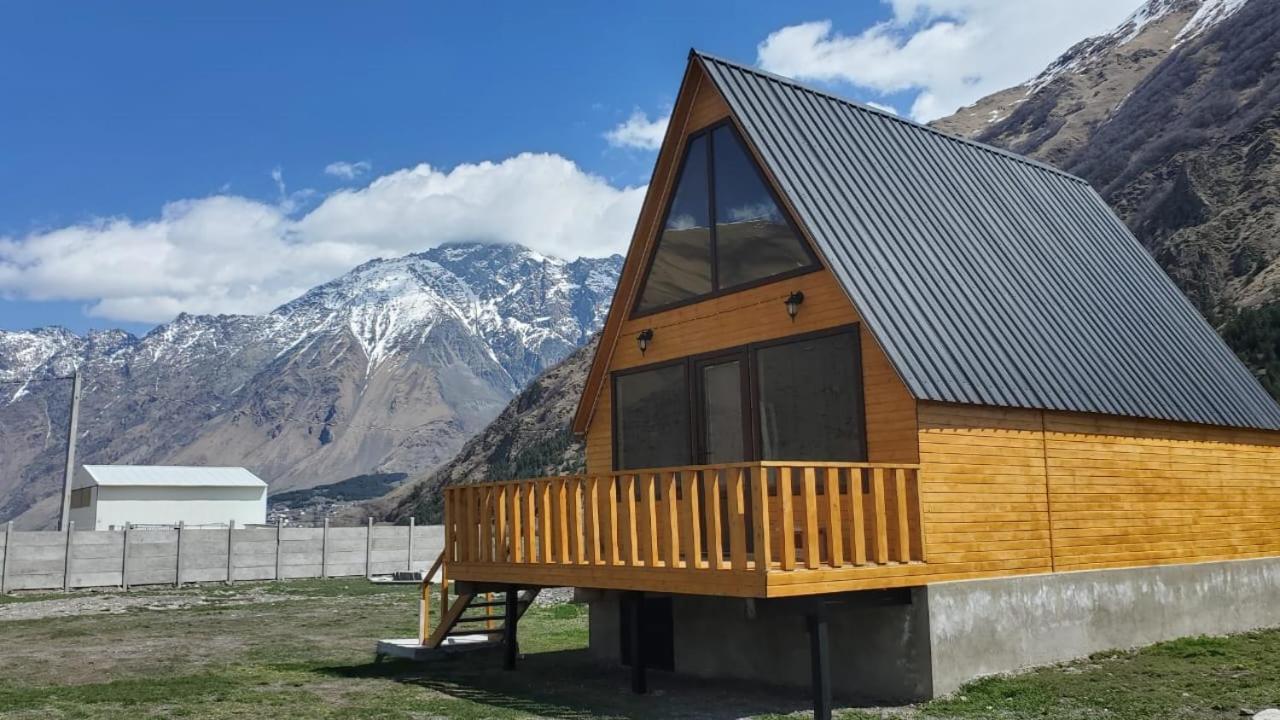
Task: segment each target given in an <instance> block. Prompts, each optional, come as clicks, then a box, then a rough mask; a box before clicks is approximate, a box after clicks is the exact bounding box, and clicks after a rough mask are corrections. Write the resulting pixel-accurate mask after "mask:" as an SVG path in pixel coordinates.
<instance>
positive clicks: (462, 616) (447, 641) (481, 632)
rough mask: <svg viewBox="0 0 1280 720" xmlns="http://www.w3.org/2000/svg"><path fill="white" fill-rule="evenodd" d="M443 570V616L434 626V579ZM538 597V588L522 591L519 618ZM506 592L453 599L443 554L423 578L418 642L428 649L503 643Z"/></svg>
mask: <svg viewBox="0 0 1280 720" xmlns="http://www.w3.org/2000/svg"><path fill="white" fill-rule="evenodd" d="M437 570H440V573H441V575H440V584H439V586H438V587H439V593H440V608H441V612H440V619H439V622H437V623H435V626H434V627H433V626H432V622H431V611H432V607H433V606H432V597H431V596H432V592H431V587H432V585H431V579H432V577H433V576H434V575H435V573H436V571H437ZM537 596H538V590H537V589H536V588H535V589H532V590H525V591H521V592H519V597H518V599H517V601H516V608H517V609H516V613H517V615H516V618H517V619H519V618H520V617H522V616H523V615H524V613H525V611H527V610H528V609H529V606H530V605H532V604H533V600H534V598H536V597H537ZM506 604H507V596H506V593H505V592H487V593H475V594H472V593H463V594H461V595H457V596H455V597H454V598H452V599H450V597H449V578H448V577H447V574H446V572H445V566H444V554H443V553H441V555H440V557H439V558H437V559H436V562H435V564H434V565H432V566H431V570H430V571H429V572H428V573H427V574H426V575H424V576H423V579H422V599H421V605H420V615H419V623H418V641H419V643H420V645H421V646H422V647H424V648H427V649H432V650H434V649H438V648H450V649H463V648H464V647H465V648H466V649H478V648H482V647H492V646H496V645H501V644H502V638H503V634H504V632H505V631H506V622H505V614H506V613H505V608H506Z"/></svg>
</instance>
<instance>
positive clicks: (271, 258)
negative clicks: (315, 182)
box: [0, 153, 644, 322]
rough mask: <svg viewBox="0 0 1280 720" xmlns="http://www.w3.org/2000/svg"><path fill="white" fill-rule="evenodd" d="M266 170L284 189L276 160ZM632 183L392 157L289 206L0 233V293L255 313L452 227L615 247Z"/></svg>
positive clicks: (589, 251)
mask: <svg viewBox="0 0 1280 720" xmlns="http://www.w3.org/2000/svg"><path fill="white" fill-rule="evenodd" d="M273 178H276V180H277V183H278V185H279V186H280V190H281V193H282V195H284V197H285V198H288V197H289V196H288V194H287V193H286V191H285V189H284V187H283V183H284V180H283V173H281V172H278V171H277V172H273ZM295 195H296V193H295ZM643 195H644V188H642V187H631V188H617V187H614V186H612V185H610V184H609V183H608V182H606V181H605V180H603V179H602V178H600V177H597V176H595V175H591V174H588V173H586V172H584V171H583V170H582V169H580V168H579V167H578V166H576V165H575V164H574V163H572V162H570V161H569V160H567V159H565V158H563V157H560V156H558V155H547V154H529V153H526V154H521V155H518V156H516V157H512V158H508V159H507V160H504V161H502V162H498V163H489V162H485V163H480V164H474V165H471V164H468V165H459V166H457V167H455V168H453V169H452V170H449V171H442V170H438V169H436V168H433V167H430V166H428V165H419V166H417V167H413V168H408V169H404V170H399V171H396V172H393V173H390V174H387V175H384V176H382V177H379V178H376V179H375V180H373V181H372V182H370V183H369V184H368V185H367V186H364V187H360V188H348V189H344V190H340V191H338V192H335V193H333V194H330V195H329V196H327V197H325V198H324V199H323V200H322V201H321V202H320V203H319V204H318V205H317V206H316V207H314V208H313V209H312V210H310V211H309V212H307V213H305V214H303V215H301V216H299V217H293V216H291V208H290V207H289V206H288V205H289V203H287V202H282V203H268V202H263V201H259V200H253V199H249V198H243V197H236V196H231V195H214V196H211V197H204V198H198V199H190V200H180V201H176V202H172V203H169V204H167V205H166V206H165V207H164V208H163V209H162V210H161V212H160V215H159V217H156V218H152V219H145V220H133V219H129V218H111V219H101V220H95V221H92V222H87V223H83V224H78V225H72V226H69V227H64V228H58V229H54V230H49V231H44V232H37V233H32V234H29V235H26V236H23V237H5V236H0V296H5V297H10V298H22V299H29V300H75V301H84V302H88V303H89V311H90V313H91V314H93V315H95V316H99V317H105V318H110V319H113V320H124V321H137V322H161V321H165V320H168V319H170V318H172V317H173V316H174V315H175V314H176V313H178V312H181V311H186V312H196V313H221V312H226V313H260V312H265V311H268V310H270V309H271V308H273V307H275V306H277V305H279V304H280V303H283V302H285V301H287V300H289V299H292V298H293V297H295V296H297V295H298V294H300V293H302V292H303V291H305V290H306V289H308V288H310V287H312V286H314V285H316V284H319V283H321V282H324V281H325V280H328V279H330V278H333V277H336V276H337V275H340V274H342V273H344V272H346V271H347V270H349V269H351V268H352V267H354V266H356V265H358V264H359V263H361V262H364V261H365V260H368V259H370V258H374V257H393V256H397V255H403V254H405V253H408V252H416V251H420V250H424V249H426V248H429V247H433V246H436V245H439V244H441V243H444V242H449V241H454V240H458V241H464V240H480V241H486V242H519V243H522V244H524V245H527V246H529V247H531V248H533V249H535V250H538V251H539V252H542V253H545V254H549V255H556V256H561V257H576V256H579V255H590V256H601V255H606V254H609V253H613V252H622V251H624V250H625V249H626V245H627V242H628V240H629V239H630V234H631V231H632V229H633V226H634V224H635V219H636V215H637V213H638V212H639V209H640V202H641V200H642V198H643Z"/></svg>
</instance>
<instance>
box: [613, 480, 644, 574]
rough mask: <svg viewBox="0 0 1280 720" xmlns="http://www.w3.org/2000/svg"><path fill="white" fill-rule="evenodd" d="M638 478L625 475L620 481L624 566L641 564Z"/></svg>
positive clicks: (621, 536) (621, 535)
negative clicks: (637, 501) (637, 494)
mask: <svg viewBox="0 0 1280 720" xmlns="http://www.w3.org/2000/svg"><path fill="white" fill-rule="evenodd" d="M635 484H636V476H635V475H623V476H622V478H621V480H620V488H619V491H620V492H621V496H620V498H619V499H620V500H621V501H622V503H621V504H622V512H621V513H619V514H620V515H621V519H620V521H619V522H620V523H621V526H620V528H619V530H620V532H619V533H618V535H619V537H620V540H621V543H622V562H623V564H624V565H629V566H632V567H634V566H636V565H638V564H639V560H640V559H639V557H637V555H638V550H639V548H638V545H639V544H640V538H639V537H638V536H637V533H636V530H637V526H638V525H639V523H638V522H636V496H635V491H636V485H635Z"/></svg>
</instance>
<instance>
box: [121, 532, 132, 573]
mask: <svg viewBox="0 0 1280 720" xmlns="http://www.w3.org/2000/svg"><path fill="white" fill-rule="evenodd" d="M132 529H133V523H131V522H126V523H125V524H124V539H123V541H122V542H121V543H120V587H121V588H122V589H124V590H128V589H129V531H130V530H132Z"/></svg>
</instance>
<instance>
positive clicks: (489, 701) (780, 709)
mask: <svg viewBox="0 0 1280 720" xmlns="http://www.w3.org/2000/svg"><path fill="white" fill-rule="evenodd" d="M320 672H322V673H327V674H331V675H334V676H337V677H343V678H379V679H385V680H392V681H395V682H398V683H403V684H407V685H416V686H418V687H422V688H425V689H428V690H432V691H434V692H438V693H441V694H444V695H448V696H451V697H455V698H459V699H462V700H468V701H471V702H474V703H477V704H480V705H485V706H490V707H494V708H501V709H504V710H508V711H511V712H514V713H523V714H530V715H539V716H543V717H555V718H567V719H568V720H594V719H596V718H625V719H627V720H647V719H649V718H654V719H658V718H691V719H692V718H696V719H698V720H736V719H737V718H742V717H747V716H752V715H785V714H788V713H793V712H797V711H806V710H809V709H810V708H811V707H812V705H811V700H810V698H809V696H808V695H807V693H804V692H797V691H795V690H793V689H788V688H776V687H767V686H765V687H762V686H761V685H760V684H758V683H751V684H746V683H738V682H732V681H719V680H717V681H710V680H697V679H693V678H687V677H682V676H676V675H672V674H671V673H666V672H659V671H652V670H651V671H650V672H649V675H648V680H649V692H648V694H645V695H636V694H633V693H632V692H631V682H630V674H629V671H627V670H626V669H625V668H623V669H619V668H617V667H615V666H612V665H605V664H603V663H601V662H600V661H599V660H598V659H596V658H592V657H591V656H590V655H589V654H588V653H587V651H586V650H561V651H554V652H543V653H534V654H530V655H525V656H523V657H521V659H520V662H519V663H518V665H517V669H516V671H515V672H504V671H503V670H502V658H501V653H500V651H494V650H485V651H475V652H470V653H466V654H465V655H464V654H459V655H455V656H452V657H447V658H442V659H439V660H432V661H428V662H422V663H415V662H411V661H407V660H386V661H383V662H370V663H367V664H364V665H351V666H339V667H330V668H323V669H321V670H320Z"/></svg>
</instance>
